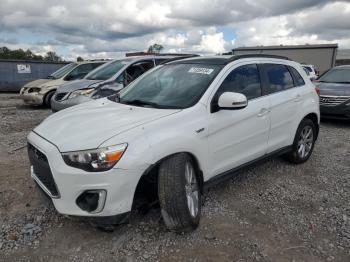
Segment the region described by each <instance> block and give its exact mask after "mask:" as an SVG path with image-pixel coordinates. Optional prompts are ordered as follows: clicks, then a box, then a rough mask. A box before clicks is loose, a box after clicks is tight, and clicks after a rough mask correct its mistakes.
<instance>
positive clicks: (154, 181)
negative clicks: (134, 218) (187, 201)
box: [133, 151, 204, 206]
mask: <svg viewBox="0 0 350 262" xmlns="http://www.w3.org/2000/svg"><path fill="white" fill-rule="evenodd" d="M181 153H185V154H188V155H189V156H190V157H191V159H192V160H193V163H194V165H195V169H196V171H197V172H196V174H197V179H198V180H199V183H200V189H201V192H203V184H204V176H203V171H202V168H201V165H200V163H199V161H198V159H197V157H196V156H195V155H194V154H193V153H191V152H188V151H180V152H176V153H172V154H170V155H167V156H164V157H162V158H161V159H159V160H158V161H156V162H155V163H154V164H152V165H150V166H149V167H148V168H147V169H146V170H145V171H144V172H143V174H142V175H141V177H140V179H139V181H138V183H137V186H136V189H135V192H134V199H133V206H135V200H136V198H138V197H139V196H143V197H146V198H148V196H149V197H150V198H151V199H153V198H155V197H156V198H158V192H157V188H158V170H159V166H160V164H161V163H162V162H163V161H164V160H166V159H168V158H169V157H172V156H174V155H176V154H181ZM150 185H152V186H150ZM152 195H153V196H152Z"/></svg>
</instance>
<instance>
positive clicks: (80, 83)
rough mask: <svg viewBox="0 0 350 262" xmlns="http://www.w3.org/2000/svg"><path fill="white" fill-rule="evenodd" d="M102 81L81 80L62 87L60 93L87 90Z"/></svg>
mask: <svg viewBox="0 0 350 262" xmlns="http://www.w3.org/2000/svg"><path fill="white" fill-rule="evenodd" d="M99 82H101V80H89V79H79V80H75V81H73V82H69V83H67V84H65V85H63V86H61V87H60V89H59V93H69V92H73V91H76V90H79V89H83V88H87V87H89V86H91V85H93V84H96V83H99Z"/></svg>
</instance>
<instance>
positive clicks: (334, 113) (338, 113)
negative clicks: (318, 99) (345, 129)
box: [320, 100, 350, 119]
mask: <svg viewBox="0 0 350 262" xmlns="http://www.w3.org/2000/svg"><path fill="white" fill-rule="evenodd" d="M320 112H321V116H322V117H324V118H334V119H350V100H349V101H347V102H345V103H342V104H340V105H336V106H324V105H320Z"/></svg>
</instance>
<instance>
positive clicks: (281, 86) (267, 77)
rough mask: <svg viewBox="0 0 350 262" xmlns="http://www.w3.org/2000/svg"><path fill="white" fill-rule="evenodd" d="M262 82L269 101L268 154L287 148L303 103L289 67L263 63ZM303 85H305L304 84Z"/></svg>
mask: <svg viewBox="0 0 350 262" xmlns="http://www.w3.org/2000/svg"><path fill="white" fill-rule="evenodd" d="M261 67H262V71H263V77H264V82H265V83H266V86H267V92H268V93H269V96H268V97H269V101H270V119H271V129H270V135H269V141H268V153H270V152H273V151H276V150H278V149H281V148H283V147H286V146H289V145H290V144H291V137H293V138H294V130H295V127H294V125H295V119H296V118H298V116H299V109H300V106H301V105H302V102H303V96H302V94H301V91H300V88H298V87H297V84H295V83H294V82H295V81H296V80H294V78H293V73H292V72H291V69H290V67H289V66H287V65H284V64H278V63H265V64H263V65H262V66H261ZM304 84H305V83H304Z"/></svg>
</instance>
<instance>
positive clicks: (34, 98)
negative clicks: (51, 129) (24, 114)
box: [20, 93, 44, 106]
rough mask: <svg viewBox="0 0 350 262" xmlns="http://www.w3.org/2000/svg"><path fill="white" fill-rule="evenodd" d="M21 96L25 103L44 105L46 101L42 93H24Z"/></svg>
mask: <svg viewBox="0 0 350 262" xmlns="http://www.w3.org/2000/svg"><path fill="white" fill-rule="evenodd" d="M20 98H21V99H22V100H23V102H24V103H26V104H29V105H38V106H40V105H42V104H43V103H44V95H43V94H40V93H23V94H21V95H20Z"/></svg>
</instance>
